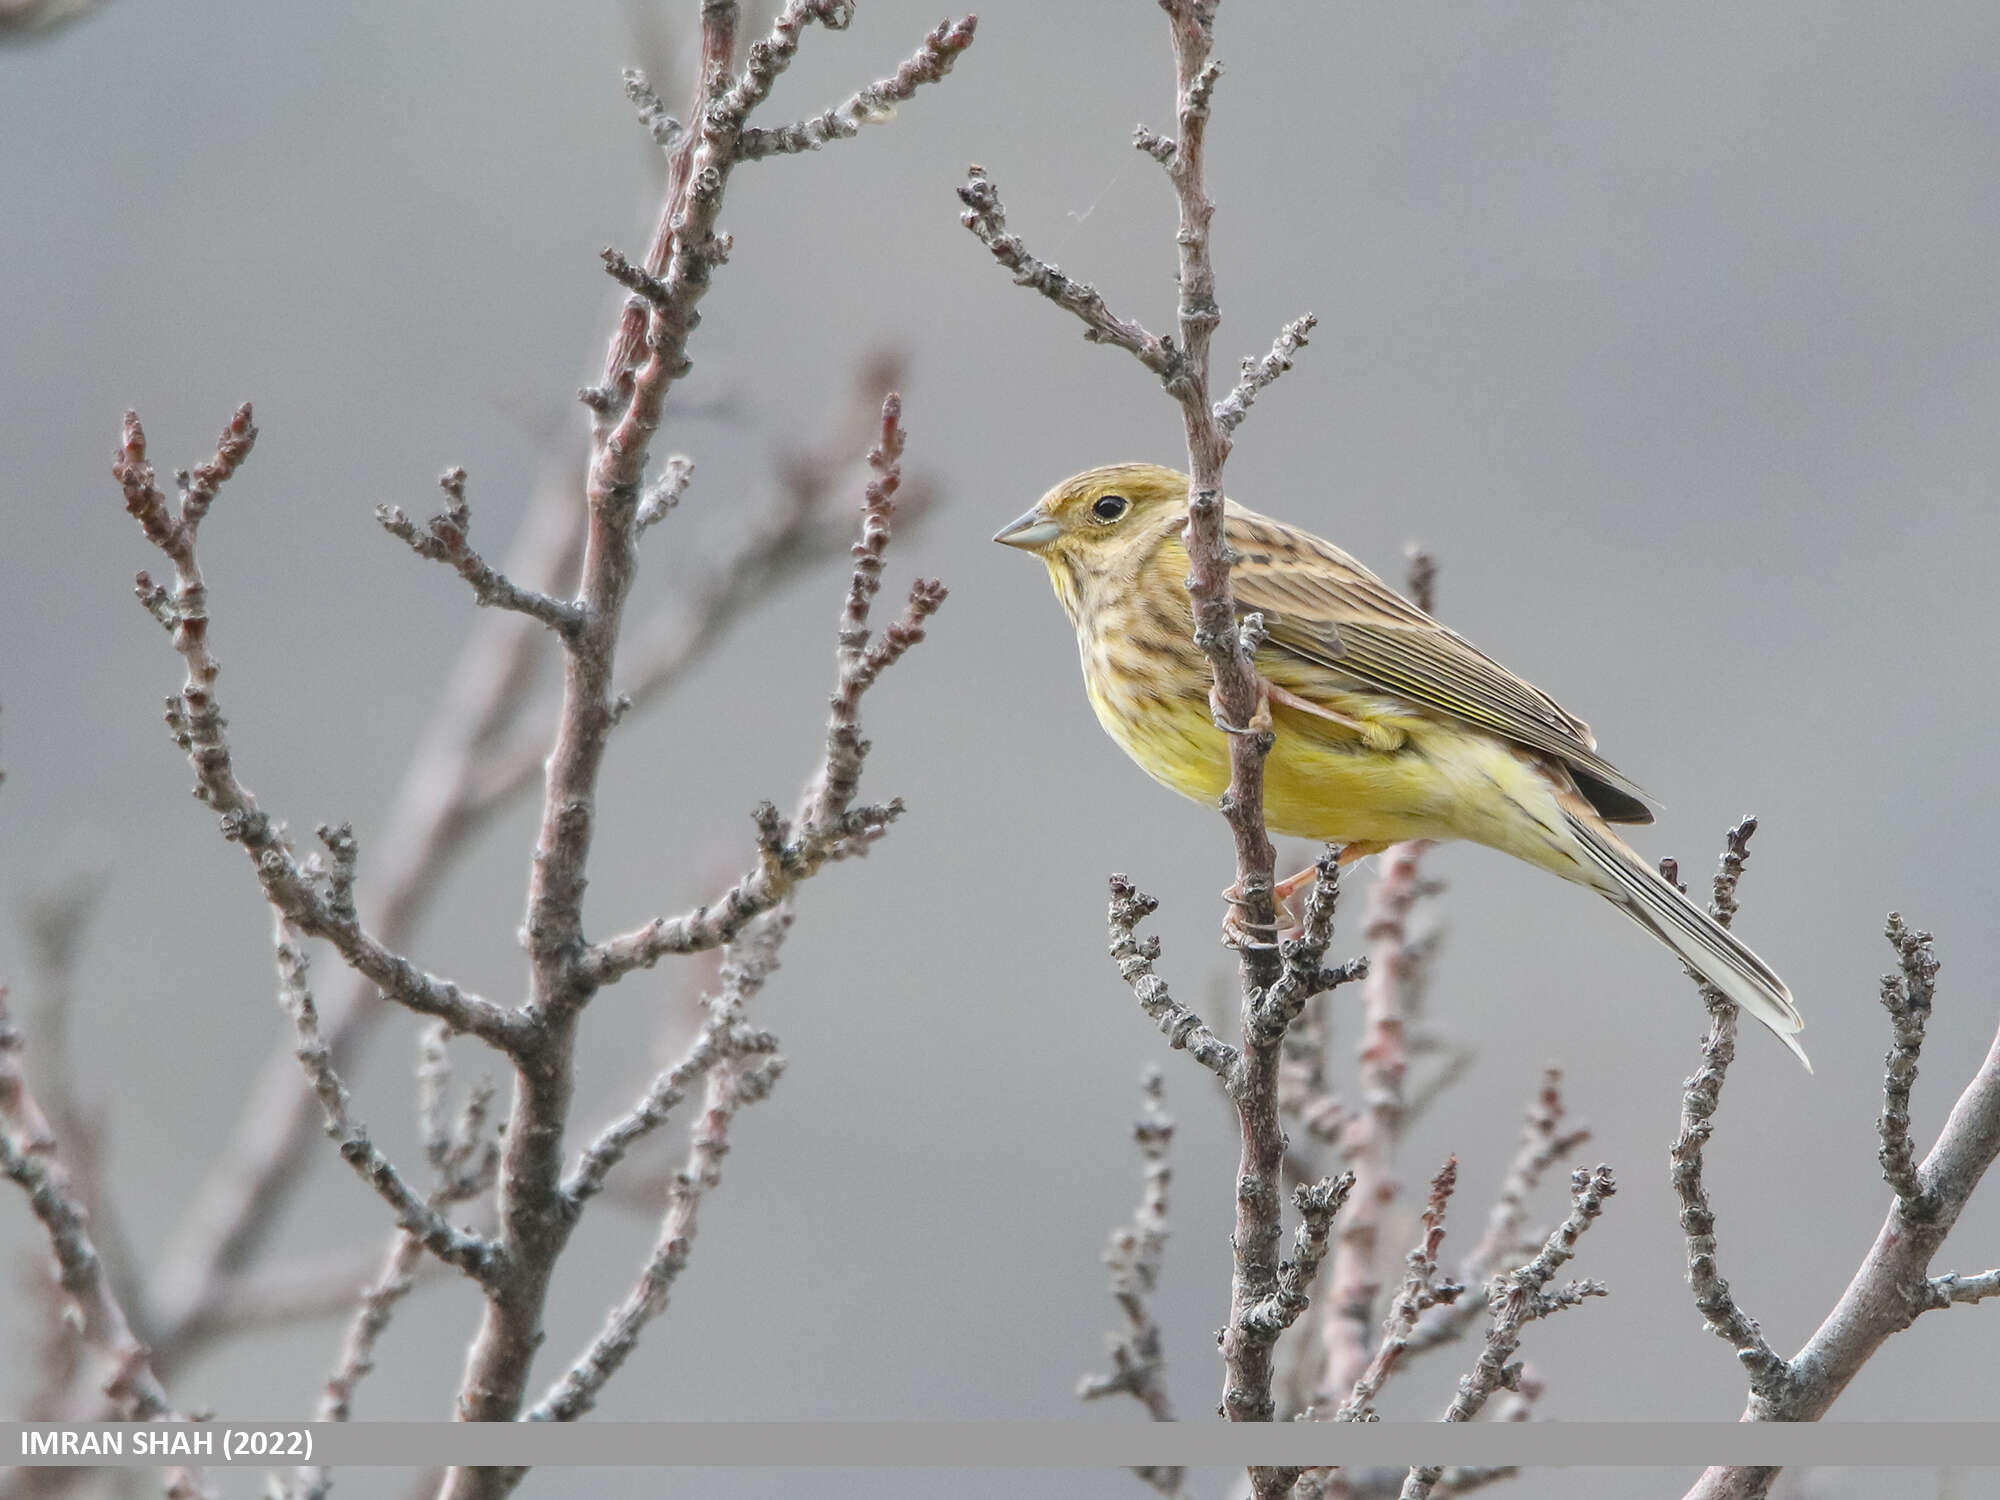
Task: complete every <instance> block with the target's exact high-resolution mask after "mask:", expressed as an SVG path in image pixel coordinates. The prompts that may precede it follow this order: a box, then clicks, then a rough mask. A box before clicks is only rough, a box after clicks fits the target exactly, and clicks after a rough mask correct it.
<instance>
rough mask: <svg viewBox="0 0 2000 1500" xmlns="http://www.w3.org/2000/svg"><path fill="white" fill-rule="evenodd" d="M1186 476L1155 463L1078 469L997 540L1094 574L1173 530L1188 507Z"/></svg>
mask: <svg viewBox="0 0 2000 1500" xmlns="http://www.w3.org/2000/svg"><path fill="white" fill-rule="evenodd" d="M1187 493H1188V480H1187V475H1185V474H1181V473H1178V472H1176V471H1175V470H1173V469H1164V468H1161V467H1160V466H1159V465H1158V464H1107V465H1105V466H1104V467H1103V468H1101V469H1086V470H1084V471H1083V473H1081V474H1073V475H1071V476H1070V477H1069V478H1068V479H1065V480H1064V481H1063V482H1062V483H1061V484H1059V485H1057V486H1056V487H1055V488H1054V489H1052V490H1050V491H1049V492H1048V493H1047V494H1046V495H1044V496H1042V498H1041V499H1039V500H1037V501H1036V502H1035V508H1034V509H1033V510H1031V511H1029V512H1027V514H1025V515H1023V516H1020V517H1017V518H1016V519H1015V520H1013V521H1010V522H1009V523H1008V524H1007V525H1005V526H1003V527H1001V528H1000V530H999V531H998V532H996V533H995V534H994V537H993V540H994V541H996V542H1004V543H1006V544H1007V545H1008V546H1009V547H1019V548H1021V549H1022V550H1023V551H1024V552H1033V553H1035V554H1037V555H1038V556H1040V557H1041V559H1042V560H1043V561H1044V562H1046V563H1047V564H1048V565H1049V571H1050V572H1052V573H1060V572H1061V571H1063V570H1064V569H1065V568H1067V569H1070V570H1075V571H1078V572H1082V573H1089V574H1096V573H1102V572H1105V571H1107V570H1108V568H1109V567H1110V565H1111V560H1112V559H1114V558H1116V557H1119V556H1122V555H1125V554H1128V553H1130V552H1131V551H1133V550H1134V549H1135V548H1138V549H1142V550H1148V551H1149V550H1151V549H1150V547H1149V546H1147V545H1146V543H1148V542H1149V541H1151V540H1153V539H1157V538H1158V537H1159V536H1160V535H1162V534H1163V532H1165V531H1168V530H1172V529H1173V528H1174V527H1175V526H1177V525H1178V524H1179V522H1180V520H1181V518H1182V517H1183V516H1185V515H1186V513H1187Z"/></svg>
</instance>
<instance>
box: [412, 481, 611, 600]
mask: <svg viewBox="0 0 2000 1500" xmlns="http://www.w3.org/2000/svg"><path fill="white" fill-rule="evenodd" d="M438 487H439V488H440V489H442V490H443V491H444V496H445V508H444V511H443V513H442V514H439V515H435V516H432V517H431V518H430V520H429V521H427V522H425V523H424V525H423V527H422V528H421V529H419V528H418V526H417V523H416V522H415V521H412V520H411V519H410V518H409V517H408V516H407V515H405V514H404V513H403V509H402V507H401V506H399V505H378V506H376V507H375V519H376V520H377V521H378V522H379V523H381V526H382V529H383V530H384V531H386V532H388V533H389V534H390V535H391V536H393V537H398V538H400V539H401V540H403V541H404V542H406V543H408V544H409V548H410V550H411V551H412V552H414V553H416V554H417V556H419V557H427V558H429V559H430V560H431V561H432V562H440V563H443V564H444V565H445V566H446V567H448V568H451V569H452V570H453V571H455V572H456V573H457V574H458V576H459V577H461V578H463V579H464V580H465V581H466V582H467V583H468V584H470V585H471V586H472V597H473V598H475V599H477V600H478V601H479V602H480V604H481V605H490V606H492V607H493V608H495V609H511V610H513V611H515V612H516V613H517V614H524V615H526V616H528V618H529V619H531V620H536V621H539V622H540V623H541V624H543V625H546V626H548V627H549V629H551V630H553V631H555V632H556V634H558V635H568V634H570V633H571V632H573V631H575V630H576V629H577V628H578V627H579V626H581V625H582V623H583V614H582V612H581V611H580V610H578V608H577V607H576V605H575V604H573V603H571V602H570V601H568V600H565V599H557V598H553V597H552V596H550V595H548V594H544V593H541V592H540V591H539V590H536V589H529V588H523V587H521V585H519V584H517V583H515V582H514V580H513V579H511V578H509V577H508V576H507V575H506V574H505V573H503V572H501V571H500V570H499V569H498V568H496V567H494V566H493V565H492V564H491V563H489V562H487V561H486V559H485V558H483V557H481V556H480V555H479V554H478V553H477V552H475V551H473V550H472V545H471V541H470V535H471V531H472V506H471V504H470V503H469V502H468V501H467V500H466V498H465V470H463V469H446V470H445V471H444V473H443V474H442V475H440V476H439V477H438Z"/></svg>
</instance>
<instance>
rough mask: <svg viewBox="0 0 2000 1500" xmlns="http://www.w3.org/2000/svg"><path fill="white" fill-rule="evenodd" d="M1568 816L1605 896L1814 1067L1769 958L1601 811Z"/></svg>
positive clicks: (1575, 812) (1787, 994) (1569, 812)
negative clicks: (1631, 843) (1680, 886)
mask: <svg viewBox="0 0 2000 1500" xmlns="http://www.w3.org/2000/svg"><path fill="white" fill-rule="evenodd" d="M1564 816H1565V817H1566V818H1567V819H1568V821H1569V826H1570V831H1571V832H1572V833H1574V834H1575V835H1576V839H1577V842H1578V843H1579V844H1580V845H1581V846H1582V848H1583V852H1584V854H1585V855H1586V856H1587V857H1588V858H1589V860H1590V861H1591V863H1592V864H1593V865H1595V866H1596V867H1597V869H1598V870H1600V871H1602V872H1603V873H1604V874H1605V875H1606V876H1608V877H1609V879H1608V880H1607V881H1605V882H1604V883H1603V884H1601V885H1599V886H1598V889H1599V890H1600V891H1601V892H1602V893H1603V895H1604V897H1605V899H1606V900H1608V901H1609V902H1610V903H1611V904H1612V905H1613V906H1616V907H1617V908H1618V909H1619V910H1620V911H1622V912H1624V913H1625V915H1626V916H1628V917H1630V918H1631V919H1632V920H1633V921H1634V922H1637V923H1638V924H1639V925H1640V926H1641V927H1643V928H1645V929H1646V931H1648V932H1650V933H1651V934H1652V935H1653V936H1654V937H1656V938H1658V939H1659V940H1660V941H1661V942H1662V943H1664V944H1666V945H1667V947H1669V948H1671V949H1673V950H1674V952H1675V953H1677V954H1678V955H1679V956H1680V959H1681V961H1682V962H1683V963H1685V964H1686V965H1687V966H1688V967H1689V968H1691V969H1693V970H1694V971H1695V973H1697V974H1699V975H1700V976H1701V977H1702V978H1703V979H1705V980H1706V981H1707V982H1708V983H1710V984H1712V985H1714V986H1715V987H1716V988H1717V989H1719V990H1721V991H1722V993H1723V994H1725V995H1727V996H1728V997H1729V998H1730V999H1732V1000H1734V1001H1735V1002H1736V1003H1737V1004H1738V1005H1740V1006H1742V1007H1743V1009H1744V1010H1746V1011H1748V1012H1749V1013H1750V1014H1751V1015H1753V1016H1755V1017H1756V1018H1757V1019H1758V1020H1759V1021H1762V1022H1763V1023H1764V1024H1765V1025H1766V1026H1767V1027H1769V1028H1770V1029H1771V1031H1772V1033H1773V1034H1774V1035H1775V1036H1776V1037H1777V1038H1778V1040H1779V1041H1781V1042H1783V1043H1784V1044H1785V1045H1786V1046H1787V1047H1789V1048H1790V1049H1791V1051H1792V1054H1793V1056H1795V1057H1797V1058H1798V1060H1799V1061H1800V1062H1802V1063H1804V1064H1805V1068H1806V1071H1807V1072H1808V1073H1810V1072H1811V1071H1812V1062H1811V1060H1810V1059H1808V1058H1807V1057H1806V1054H1805V1049H1804V1048H1803V1047H1801V1046H1800V1045H1799V1043H1798V1037H1797V1033H1798V1032H1799V1031H1800V1030H1801V1029H1802V1028H1803V1027H1804V1026H1805V1020H1804V1018H1803V1017H1802V1016H1800V1015H1799V1010H1798V1007H1797V1006H1796V1005H1794V1004H1793V1003H1792V992H1791V991H1790V990H1788V989H1787V988H1785V981H1784V980H1782V979H1780V978H1779V977H1778V976H1777V974H1776V973H1775V972H1774V971H1773V970H1772V968H1771V966H1770V965H1769V964H1767V963H1765V962H1764V960H1763V959H1761V958H1759V957H1758V956H1757V955H1756V954H1754V953H1752V952H1751V951H1750V950H1749V948H1748V947H1746V946H1745V945H1744V943H1743V941H1742V940H1741V939H1740V938H1738V937H1737V936H1736V935H1735V934H1734V933H1733V932H1730V931H1729V930H1728V929H1727V928H1726V927H1723V926H1722V925H1721V924H1720V923H1718V922H1717V921H1716V920H1715V919H1714V918H1713V917H1711V916H1709V914H1708V913H1707V912H1705V911H1703V910H1702V909H1701V908H1700V907H1699V906H1697V905H1695V904H1694V902H1692V901H1690V900H1688V898H1687V897H1686V896H1685V895H1683V894H1682V893H1681V892H1680V891H1678V890H1676V889H1675V888H1674V887H1673V886H1671V885H1669V884H1668V883H1667V882H1666V879H1665V878H1664V877H1663V876H1662V875H1661V874H1660V873H1659V871H1657V870H1655V869H1654V868H1653V867H1652V866H1651V865H1649V864H1647V863H1646V862H1645V860H1643V859H1641V858H1640V857H1639V856H1638V854H1636V853H1635V852H1633V851H1632V850H1631V849H1629V848H1628V847H1626V845H1625V843H1624V842H1623V841H1622V840H1621V839H1619V837H1618V836H1617V835H1616V834H1614V833H1613V832H1612V831H1611V830H1610V829H1609V828H1607V827H1605V826H1604V824H1603V823H1602V822H1600V821H1599V820H1598V819H1597V818H1595V817H1593V816H1590V815H1589V814H1587V813H1582V812H1580V811H1579V810H1574V809H1570V808H1565V809H1564Z"/></svg>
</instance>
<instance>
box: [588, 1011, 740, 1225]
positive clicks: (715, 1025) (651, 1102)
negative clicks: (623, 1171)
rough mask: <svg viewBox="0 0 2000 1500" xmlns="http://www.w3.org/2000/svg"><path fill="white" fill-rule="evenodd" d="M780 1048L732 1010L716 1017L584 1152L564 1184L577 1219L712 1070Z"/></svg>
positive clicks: (712, 1018) (713, 1015)
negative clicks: (634, 1150) (633, 1151)
mask: <svg viewBox="0 0 2000 1500" xmlns="http://www.w3.org/2000/svg"><path fill="white" fill-rule="evenodd" d="M777 1050H778V1039H777V1038H776V1037H775V1036H773V1035H772V1034H771V1033H770V1032H768V1031H762V1030H759V1029H757V1028H755V1027H751V1026H747V1025H745V1024H744V1023H743V1022H742V1020H741V1019H739V1018H737V1017H736V1016H734V1015H733V1014H732V1013H729V1012H725V1011H717V1012H716V1013H714V1014H712V1015H711V1016H710V1018H709V1020H708V1023H707V1024H706V1025H705V1026H703V1027H702V1029H701V1032H700V1034H699V1035H697V1036H696V1038H695V1041H694V1045H693V1046H692V1047H690V1048H689V1049H688V1052H687V1055H686V1056H685V1057H683V1058H682V1059H681V1060H680V1061H679V1062H677V1063H675V1064H674V1065H673V1066H672V1067H671V1068H668V1069H666V1070H665V1071H664V1072H662V1073H661V1074H660V1075H659V1076H658V1077H656V1078H655V1079H654V1080H653V1083H652V1086H651V1087H650V1088H649V1089H647V1091H646V1094H645V1096H644V1097H643V1098H642V1099H640V1100H639V1102H638V1103H637V1104H635V1105H634V1106H633V1107H632V1108H631V1109H630V1110H629V1111H627V1112H626V1113H625V1114H624V1115H622V1116H620V1117H619V1118H618V1119H616V1120H614V1121H613V1122H612V1123H611V1124H609V1125H607V1126H605V1127H604V1129H603V1130H601V1131H600V1132H598V1135H597V1137H596V1139H595V1140H593V1141H592V1142H591V1143H590V1145H589V1146H588V1147H587V1148H586V1149H585V1150H584V1153H583V1157H582V1159H581V1160H580V1161H579V1162H578V1163H577V1165H576V1167H575V1168H574V1169H573V1170H572V1171H571V1172H570V1174H569V1176H568V1178H567V1179H566V1180H565V1181H564V1183H563V1195H564V1197H565V1198H567V1199H568V1200H569V1205H570V1207H569V1212H570V1214H571V1215H572V1216H574V1215H575V1214H576V1213H577V1212H579V1211H580V1210H581V1209H582V1207H583V1205H584V1204H585V1203H586V1202H588V1201H589V1200H590V1199H591V1198H593V1197H595V1196H596V1195H597V1194H598V1193H600V1192H602V1191H603V1190H604V1183H605V1179H606V1178H608V1177H609V1176H610V1175H611V1169H612V1168H613V1167H615V1166H617V1165H618V1163H619V1162H620V1161H622V1160H623V1159H624V1156H625V1153H626V1152H627V1151H629V1150H631V1149H632V1147H633V1146H635V1145H636V1144H638V1142H639V1141H640V1140H642V1139H643V1138H644V1137H646V1136H647V1135H649V1134H651V1133H652V1132H653V1131H654V1130H657V1129H658V1128H659V1127H660V1126H661V1125H663V1124H665V1123H666V1120H667V1117H668V1115H669V1114H671V1113H672V1111H673V1109H674V1108H675V1106H677V1105H678V1104H679V1103H680V1102H681V1101H682V1100H683V1099H685V1098H686V1097H687V1096H688V1093H689V1091H690V1090H692V1089H693V1088H694V1086H695V1085H696V1084H697V1083H699V1082H701V1081H702V1080H703V1079H704V1078H706V1077H707V1076H708V1075H709V1073H710V1072H712V1071H713V1070H714V1069H716V1068H717V1067H719V1066H721V1065H722V1064H723V1063H724V1062H727V1061H729V1060H731V1059H734V1058H746V1057H755V1056H760V1055H768V1054H770V1053H773V1052H776V1051H777Z"/></svg>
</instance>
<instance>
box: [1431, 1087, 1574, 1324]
mask: <svg viewBox="0 0 2000 1500" xmlns="http://www.w3.org/2000/svg"><path fill="white" fill-rule="evenodd" d="M1563 1115H1564V1106H1563V1097H1562V1070H1561V1069H1560V1068H1547V1069H1545V1070H1544V1071H1543V1073H1542V1081H1541V1086H1540V1087H1539V1088H1538V1089H1537V1090H1536V1091H1535V1097H1534V1098H1533V1099H1532V1100H1530V1101H1529V1104H1528V1110H1527V1117H1526V1119H1525V1121H1524V1122H1523V1124H1522V1127H1521V1143H1520V1145H1519V1146H1518V1147H1516V1148H1515V1151H1514V1157H1513V1160H1512V1161H1510V1162H1509V1163H1508V1164H1507V1173H1506V1175H1505V1176H1504V1177H1503V1178H1502V1179H1501V1181H1500V1191H1499V1193H1498V1195H1497V1196H1496V1197H1495V1198H1494V1201H1493V1207H1492V1208H1491V1209H1490V1210H1488V1212H1487V1215H1486V1227H1485V1229H1484V1231H1483V1232H1482V1233H1481V1234H1480V1236H1479V1241H1478V1243H1477V1244H1475V1245H1474V1246H1473V1247H1472V1249H1471V1251H1470V1252H1469V1253H1468V1254H1467V1255H1466V1257H1465V1259H1464V1260H1462V1261H1461V1262H1459V1268H1458V1277H1457V1279H1458V1280H1459V1281H1461V1282H1463V1283H1464V1284H1465V1285H1467V1286H1484V1285H1486V1283H1487V1282H1488V1281H1490V1280H1491V1279H1492V1278H1493V1277H1494V1275H1495V1274H1497V1273H1498V1272H1499V1270H1500V1268H1501V1266H1502V1265H1503V1264H1505V1262H1506V1261H1507V1260H1508V1258H1509V1257H1511V1256H1513V1255H1516V1254H1518V1253H1519V1252H1520V1250H1521V1248H1522V1243H1521V1241H1522V1227H1523V1226H1524V1225H1525V1224H1526V1223H1527V1218H1528V1199H1529V1197H1530V1196H1531V1195H1532V1194H1533V1193H1534V1191H1535V1188H1536V1186H1537V1185H1539V1184H1540V1182H1541V1180H1542V1178H1543V1176H1544V1175H1545V1174H1546V1173H1547V1172H1548V1170H1549V1168H1551V1167H1554V1166H1558V1165H1560V1164H1561V1163H1562V1162H1563V1161H1564V1160H1566V1159H1567V1158H1568V1157H1569V1156H1570V1155H1571V1154H1573V1153H1574V1152H1575V1151H1576V1149H1577V1148H1578V1147H1579V1146H1581V1145H1583V1144H1584V1142H1586V1141H1588V1140H1589V1139H1590V1130H1589V1129H1588V1127H1585V1126H1578V1127H1576V1128H1575V1129H1572V1130H1564V1129H1563V1128H1562V1123H1563ZM1480 1306H1481V1304H1480V1303H1479V1302H1478V1301H1476V1300H1472V1299H1466V1298H1461V1299H1459V1300H1458V1301H1456V1302H1454V1303H1452V1304H1450V1305H1449V1306H1444V1307H1439V1308H1436V1309H1434V1310H1433V1311H1432V1313H1431V1314H1429V1315H1427V1316H1426V1317H1425V1318H1424V1319H1423V1321H1422V1322H1421V1323H1420V1324H1419V1325H1418V1327H1417V1330H1416V1333H1415V1335H1414V1336H1413V1337H1412V1339H1411V1340H1410V1348H1411V1350H1412V1351H1413V1352H1420V1351H1422V1350H1426V1349H1434V1348H1436V1347H1438V1346H1439V1345H1441V1344H1446V1343H1450V1342H1452V1341H1453V1340H1455V1339H1458V1338H1460V1337H1461V1336H1463V1334H1464V1333H1465V1330H1466V1329H1467V1327H1468V1326H1470V1325H1471V1323H1472V1322H1473V1321H1474V1320H1475V1319H1476V1318H1477V1317H1478V1315H1479V1311H1480Z"/></svg>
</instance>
